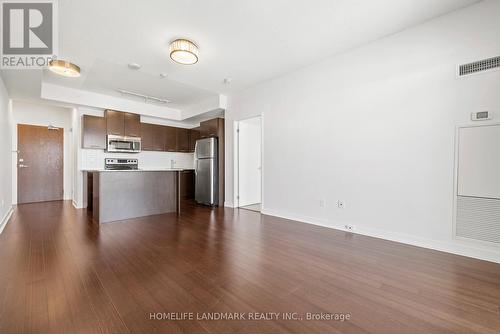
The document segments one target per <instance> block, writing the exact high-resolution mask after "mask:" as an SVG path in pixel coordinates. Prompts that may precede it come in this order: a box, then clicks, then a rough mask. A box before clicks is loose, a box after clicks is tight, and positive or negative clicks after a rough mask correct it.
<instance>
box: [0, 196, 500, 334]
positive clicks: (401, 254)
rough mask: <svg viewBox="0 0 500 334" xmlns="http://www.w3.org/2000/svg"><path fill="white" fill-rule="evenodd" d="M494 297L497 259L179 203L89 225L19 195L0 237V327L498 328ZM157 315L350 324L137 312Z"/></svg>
mask: <svg viewBox="0 0 500 334" xmlns="http://www.w3.org/2000/svg"><path fill="white" fill-rule="evenodd" d="M499 305H500V265H498V264H493V263H489V262H484V261H478V260H473V259H469V258H464V257H459V256H454V255H450V254H445V253H440V252H435V251H431V250H426V249H422V248H417V247H412V246H406V245H402V244H397V243H393V242H389V241H384V240H380V239H374V238H369V237H364V236H358V235H349V234H346V233H343V232H340V231H335V230H331V229H326V228H321V227H316V226H312V225H307V224H301V223H296V222H292V221H287V220H284V219H278V218H273V217H269V216H260V215H259V214H258V213H256V212H252V211H248V210H230V209H215V210H210V209H207V208H198V207H194V206H192V205H189V204H185V207H184V213H183V214H182V215H181V216H180V217H177V216H176V215H175V214H167V215H160V216H153V217H148V218H142V219H134V220H130V221H127V222H119V223H111V224H107V225H104V226H101V227H100V228H97V227H96V226H95V225H93V224H92V223H91V222H90V220H89V218H88V216H87V213H86V211H85V210H75V209H74V208H73V207H72V206H71V203H70V202H48V203H41V204H27V205H22V206H18V207H17V208H16V210H15V213H14V215H13V217H12V220H11V222H10V223H9V224H8V225H7V227H6V228H5V230H4V232H3V233H2V234H1V235H0V333H21V332H25V333H75V332H78V333H100V332H104V333H181V332H184V333H267V332H270V333H288V332H293V333H495V334H498V333H500V309H499ZM158 312H160V313H167V312H176V313H180V312H193V314H194V316H195V317H196V316H197V313H198V314H204V312H297V313H298V314H300V315H305V314H306V313H307V312H311V313H349V314H350V316H351V319H350V320H348V321H344V322H340V321H333V320H330V321H312V320H309V321H307V320H283V319H280V320H277V321H264V320H262V321H257V320H246V321H235V320H226V321H210V320H200V321H196V320H184V321H180V320H150V313H158ZM214 314H215V313H214ZM246 314H248V313H246ZM177 316H180V315H177Z"/></svg>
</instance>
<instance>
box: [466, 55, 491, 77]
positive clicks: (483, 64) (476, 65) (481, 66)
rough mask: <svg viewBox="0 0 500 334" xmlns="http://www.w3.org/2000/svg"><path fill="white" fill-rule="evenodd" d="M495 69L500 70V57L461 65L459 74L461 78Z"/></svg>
mask: <svg viewBox="0 0 500 334" xmlns="http://www.w3.org/2000/svg"><path fill="white" fill-rule="evenodd" d="M495 68H500V57H493V58H489V59H484V60H480V61H475V62H473V63H469V64H464V65H460V67H459V73H458V74H459V76H464V75H469V74H473V73H478V72H483V71H487V70H492V69H495Z"/></svg>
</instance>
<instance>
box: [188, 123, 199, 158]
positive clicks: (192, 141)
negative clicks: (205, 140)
mask: <svg viewBox="0 0 500 334" xmlns="http://www.w3.org/2000/svg"><path fill="white" fill-rule="evenodd" d="M198 139H200V130H199V129H198V128H196V129H190V130H189V152H194V149H195V147H196V141H197V140H198Z"/></svg>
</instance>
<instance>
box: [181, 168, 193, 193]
mask: <svg viewBox="0 0 500 334" xmlns="http://www.w3.org/2000/svg"><path fill="white" fill-rule="evenodd" d="M194 187H195V180H194V171H192V170H183V171H181V172H180V197H181V198H182V199H193V198H194Z"/></svg>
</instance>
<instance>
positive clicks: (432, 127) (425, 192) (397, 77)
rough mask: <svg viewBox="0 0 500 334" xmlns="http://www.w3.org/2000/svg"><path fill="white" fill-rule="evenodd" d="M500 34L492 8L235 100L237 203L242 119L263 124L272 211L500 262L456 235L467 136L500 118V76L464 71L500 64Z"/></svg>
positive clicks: (455, 16) (498, 14) (231, 113)
mask: <svg viewBox="0 0 500 334" xmlns="http://www.w3.org/2000/svg"><path fill="white" fill-rule="evenodd" d="M499 32H500V2H498V1H485V2H481V3H479V4H477V5H474V6H471V7H468V8H466V9H463V10H460V11H457V12H454V13H451V14H449V15H446V16H443V17H440V18H437V19H435V20H432V21H429V22H427V23H425V24H423V25H420V26H418V27H415V28H412V29H409V30H406V31H403V32H401V33H398V34H395V35H392V36H390V37H388V38H385V39H381V40H379V41H376V42H374V43H371V44H369V45H366V46H364V47H361V48H358V49H355V50H352V51H350V52H347V53H344V54H341V55H338V56H335V57H332V58H329V59H327V60H325V61H324V62H321V63H319V64H315V65H312V66H309V67H307V68H304V69H302V70H299V71H296V72H294V73H291V74H289V75H286V76H284V77H281V78H277V79H275V80H272V81H269V82H266V83H263V84H261V85H259V86H257V87H254V88H252V89H249V90H246V91H244V92H241V93H239V94H236V95H232V96H229V103H228V109H227V110H226V135H227V141H226V142H227V143H228V144H227V147H226V158H227V159H226V161H227V164H226V173H227V174H226V180H227V183H226V197H227V198H228V203H227V204H228V205H232V204H233V203H231V202H229V201H230V200H231V199H233V198H234V196H233V180H234V178H233V166H234V165H233V163H234V159H233V150H232V145H233V139H232V138H231V136H232V135H233V129H232V126H233V121H234V120H239V119H243V118H248V117H250V116H254V115H258V114H263V115H264V120H263V133H264V146H263V152H264V153H263V178H264V181H263V182H264V189H263V195H264V200H263V211H264V212H265V213H268V214H272V215H277V216H283V217H288V218H292V219H297V220H302V221H306V222H310V223H315V224H321V225H324V226H329V227H334V228H342V227H343V226H344V224H346V223H348V224H352V225H355V226H356V231H357V232H358V233H364V234H369V235H373V236H379V237H383V238H387V239H393V240H398V241H402V242H407V243H412V244H417V245H422V246H425V247H431V248H436V249H441V250H445V251H449V252H455V253H459V254H465V255H469V256H475V257H480V258H484V259H489V260H494V261H500V249H499V248H498V246H496V245H483V244H476V243H473V242H468V241H459V240H455V239H454V238H453V232H452V231H453V189H454V149H455V146H454V140H455V131H456V126H457V125H463V124H469V123H470V122H471V121H470V113H471V112H474V111H481V110H492V111H497V117H499V116H500V94H499V92H500V71H496V72H491V73H485V74H480V75H471V76H468V77H466V78H457V76H456V66H457V65H458V64H463V63H466V62H469V61H474V60H479V59H484V58H488V57H492V56H499V55H500V43H499V39H498V36H499ZM496 121H497V122H500V118H497V119H496ZM321 200H324V203H325V207H320V201H321ZM337 200H343V201H345V204H346V207H345V208H344V209H339V208H337V207H336V202H337Z"/></svg>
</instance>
